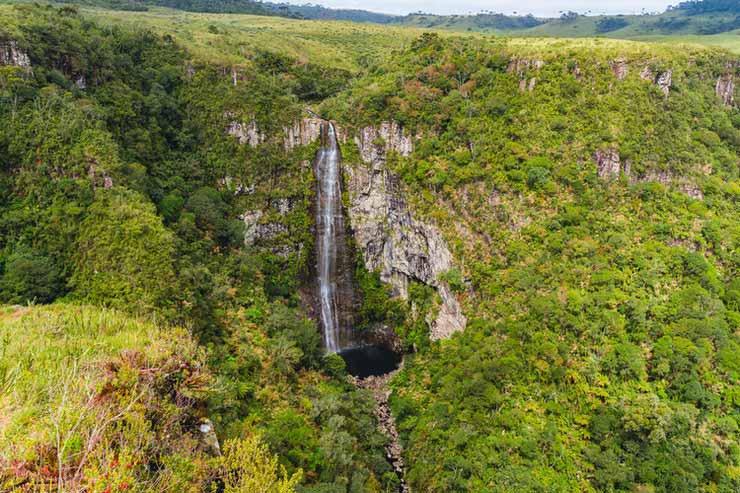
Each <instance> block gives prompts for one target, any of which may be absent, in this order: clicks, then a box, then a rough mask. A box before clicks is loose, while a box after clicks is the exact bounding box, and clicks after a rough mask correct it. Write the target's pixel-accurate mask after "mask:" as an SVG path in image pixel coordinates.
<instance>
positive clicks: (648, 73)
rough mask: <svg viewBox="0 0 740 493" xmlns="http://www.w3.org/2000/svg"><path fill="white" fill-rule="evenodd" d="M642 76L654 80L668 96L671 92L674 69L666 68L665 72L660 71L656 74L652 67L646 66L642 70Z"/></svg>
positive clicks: (643, 78)
mask: <svg viewBox="0 0 740 493" xmlns="http://www.w3.org/2000/svg"><path fill="white" fill-rule="evenodd" d="M640 78H641V79H642V80H646V81H648V82H652V83H653V84H657V85H658V87H659V88H660V90H661V91H663V94H665V95H666V96H668V95H669V94H670V92H671V87H672V86H673V71H672V70H666V71H664V72H658V73H657V74H656V73H653V71H652V70H651V69H650V67H648V66H645V67H643V69H642V71H641V72H640Z"/></svg>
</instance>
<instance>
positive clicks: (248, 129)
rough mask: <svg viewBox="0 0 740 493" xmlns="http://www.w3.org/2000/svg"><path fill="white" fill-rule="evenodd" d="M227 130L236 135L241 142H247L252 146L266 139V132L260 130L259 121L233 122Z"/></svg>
mask: <svg viewBox="0 0 740 493" xmlns="http://www.w3.org/2000/svg"><path fill="white" fill-rule="evenodd" d="M226 132H227V133H228V134H229V135H233V136H234V137H236V139H237V140H238V141H239V143H240V144H247V145H249V146H250V147H257V146H258V145H260V144H261V143H263V142H265V140H266V136H265V134H263V133H262V132H260V129H259V128H257V122H255V121H254V120H252V121H250V122H248V123H243V122H237V121H234V122H231V123H230V124H229V127H228V128H227V129H226Z"/></svg>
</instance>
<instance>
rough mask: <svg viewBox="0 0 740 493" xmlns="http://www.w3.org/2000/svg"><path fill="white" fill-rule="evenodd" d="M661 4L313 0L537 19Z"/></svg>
mask: <svg viewBox="0 0 740 493" xmlns="http://www.w3.org/2000/svg"><path fill="white" fill-rule="evenodd" d="M677 1H678V0H676V2H670V1H664V0H612V1H610V2H604V1H603V0H598V1H594V0H561V1H559V2H553V1H551V0H550V1H548V0H529V1H521V0H519V1H516V0H497V1H485V0H460V1H458V2H454V3H453V2H450V1H449V0H406V1H403V0H399V1H394V0H319V1H316V0H314V3H320V4H321V5H324V6H326V7H332V8H349V9H362V10H371V11H374V12H387V13H390V14H408V13H410V12H417V11H419V10H421V11H423V12H427V13H434V14H468V13H477V12H480V11H481V10H492V11H494V12H502V13H505V14H511V13H513V12H517V13H519V14H530V13H531V14H534V15H537V16H558V15H559V12H561V11H566V10H574V11H576V12H581V13H586V12H587V11H591V13H592V14H594V15H596V14H631V13H635V14H636V13H640V12H641V11H642V9H645V10H647V11H648V12H655V11H663V10H665V8H666V7H667V6H668V5H670V4H671V3H677ZM290 3H304V2H302V1H300V0H298V1H295V0H291V2H290Z"/></svg>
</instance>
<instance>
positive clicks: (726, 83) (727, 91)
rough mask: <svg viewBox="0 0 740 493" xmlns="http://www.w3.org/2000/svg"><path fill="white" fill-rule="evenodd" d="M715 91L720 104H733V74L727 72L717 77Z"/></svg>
mask: <svg viewBox="0 0 740 493" xmlns="http://www.w3.org/2000/svg"><path fill="white" fill-rule="evenodd" d="M715 92H716V93H717V96H719V99H720V100H721V101H722V104H724V105H725V106H735V74H733V73H727V74H724V75H721V76H720V77H719V78H718V79H717V84H716V85H715Z"/></svg>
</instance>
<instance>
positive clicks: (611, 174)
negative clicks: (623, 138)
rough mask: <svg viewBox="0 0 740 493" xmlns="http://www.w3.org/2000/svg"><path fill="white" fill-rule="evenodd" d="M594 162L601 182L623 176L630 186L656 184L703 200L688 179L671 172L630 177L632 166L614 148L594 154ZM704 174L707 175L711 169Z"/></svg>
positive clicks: (694, 185) (700, 192)
mask: <svg viewBox="0 0 740 493" xmlns="http://www.w3.org/2000/svg"><path fill="white" fill-rule="evenodd" d="M594 160H595V161H596V173H597V175H598V176H599V178H601V179H603V180H614V179H616V178H619V177H620V176H621V175H622V174H623V175H624V176H627V177H629V178H630V182H631V183H632V184H635V183H648V182H657V183H661V184H663V185H665V186H666V187H671V188H675V189H677V190H679V191H681V192H683V193H685V194H686V195H688V196H689V197H691V198H692V199H696V200H702V199H704V193H702V191H701V188H699V187H698V186H697V185H696V184H695V183H693V182H692V181H691V180H689V179H688V178H686V177H682V176H678V175H676V174H674V173H672V172H671V171H657V170H651V171H648V172H647V173H644V174H641V175H639V176H630V175H631V172H632V164H631V163H630V161H629V160H625V161H622V160H621V159H620V156H619V151H618V150H617V149H616V148H615V147H609V148H607V149H603V150H599V151H596V153H594ZM705 172H707V173H709V172H711V169H710V170H709V171H705Z"/></svg>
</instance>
